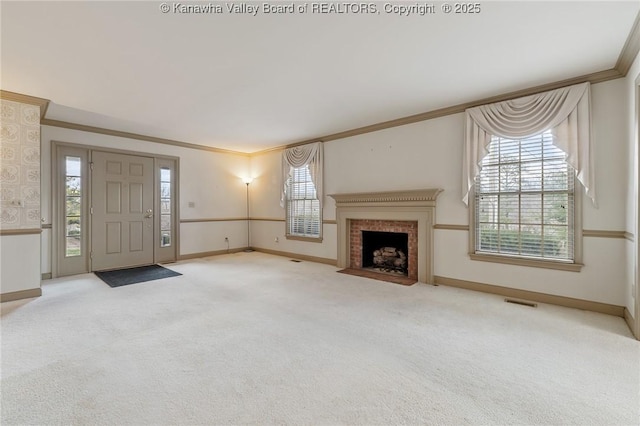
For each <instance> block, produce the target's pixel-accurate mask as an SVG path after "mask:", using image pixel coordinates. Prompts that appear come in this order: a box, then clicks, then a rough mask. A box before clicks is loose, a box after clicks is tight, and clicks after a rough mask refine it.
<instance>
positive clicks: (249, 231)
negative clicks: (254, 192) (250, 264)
mask: <svg viewBox="0 0 640 426" xmlns="http://www.w3.org/2000/svg"><path fill="white" fill-rule="evenodd" d="M244 183H245V184H246V185H247V248H246V250H245V252H247V253H249V252H252V251H253V249H252V248H251V220H249V184H250V183H251V179H249V178H247V179H246V180H245V181H244Z"/></svg>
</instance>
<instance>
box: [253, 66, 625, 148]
mask: <svg viewBox="0 0 640 426" xmlns="http://www.w3.org/2000/svg"><path fill="white" fill-rule="evenodd" d="M622 77H624V75H623V74H622V73H620V71H618V70H617V69H613V68H612V69H609V70H604V71H598V72H594V73H591V74H586V75H582V76H579V77H573V78H568V79H565V80H561V81H556V82H553V83H547V84H543V85H539V86H534V87H529V88H527V89H522V90H517V91H515V92H509V93H504V94H501V95H496V96H492V97H489V98H483V99H479V100H476V101H471V102H465V103H462V104H458V105H453V106H449V107H445V108H439V109H435V110H431V111H427V112H422V113H420V114H415V115H410V116H407V117H401V118H396V119H394V120H389V121H384V122H381V123H376V124H371V125H368V126H364V127H358V128H356V129H351V130H345V131H343V132H338V133H332V134H330V135H324V136H320V137H314V138H311V139H306V140H303V141H298V142H294V143H291V144H288V145H281V146H277V147H274V148H268V149H265V150H261V151H256V152H253V153H251V155H252V156H253V155H261V154H266V153H268V152H272V151H281V150H283V149H287V148H291V147H294V146H298V145H304V144H308V143H312V142H318V141H323V142H329V141H334V140H338V139H345V138H349V137H352V136H358V135H363V134H366V133H372V132H377V131H380V130H385V129H390V128H393V127H399V126H405V125H407V124H413V123H419V122H421V121H427V120H432V119H434V118H440V117H445V116H447V115H453V114H460V113H463V112H464V111H465V110H466V109H468V108H473V107H476V106H479V105H485V104H490V103H495V102H503V101H508V100H511V99H516V98H521V97H524V96H529V95H535V94H537V93H542V92H547V91H549V90H555V89H560V88H562V87H567V86H572V85H574V84H581V83H586V82H589V83H591V84H595V83H602V82H605V81H609V80H615V79H618V78H622Z"/></svg>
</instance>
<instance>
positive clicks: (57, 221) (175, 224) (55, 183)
mask: <svg viewBox="0 0 640 426" xmlns="http://www.w3.org/2000/svg"><path fill="white" fill-rule="evenodd" d="M64 148H71V149H77V150H84V151H85V152H86V153H87V156H86V158H87V159H88V160H87V161H88V163H90V162H91V154H92V151H102V152H108V153H114V154H125V155H135V156H143V157H150V158H153V159H154V203H156V201H155V200H156V198H159V196H158V194H159V190H160V189H159V183H158V179H157V177H156V176H157V173H159V172H158V169H159V167H160V164H163V165H166V164H173V165H174V168H173V169H172V170H173V174H174V175H175V180H174V181H173V182H172V183H173V185H172V189H173V195H174V202H173V203H172V229H174V234H173V238H174V244H173V246H174V247H175V256H174V258H173V259H171V256H170V255H168V254H167V250H157V248H156V242H157V239H159V237H158V235H159V226H160V225H159V221H158V222H156V221H155V220H154V252H153V259H154V260H153V261H154V263H158V262H171V261H175V260H178V256H179V253H180V227H179V224H180V209H179V207H178V206H179V205H180V204H179V203H180V199H179V197H180V180H179V179H180V158H179V157H175V156H170V155H161V154H154V153H149V152H140V151H129V150H122V149H116V148H105V147H101V146H95V145H84V144H76V143H69V142H62V141H55V140H53V141H51V210H52V212H51V228H52V229H51V241H50V248H51V252H50V262H51V277H52V278H56V277H58V276H62V275H64V274H62V275H61V271H59V270H58V256H59V254H60V253H59V250H60V244H59V243H60V238H64V235H63V232H64V227H63V226H62V223H63V222H62V221H63V218H62V217H61V216H60V211H61V210H60V209H61V204H62V203H63V202H64V194H62V193H60V192H61V191H60V185H59V184H60V181H59V179H60V172H61V171H60V168H59V165H58V152H59V150H60V149H64ZM87 170H88V165H87ZM85 180H86V182H87V185H86V186H87V188H89V189H87V192H88V194H87V202H88V203H89V204H88V205H89V206H90V205H91V190H90V188H91V173H90V172H89V171H88V172H87V177H86V179H85ZM158 204H159V203H158ZM87 210H88V209H87ZM158 212H159V211H158ZM83 219H84V220H85V222H86V225H85V227H86V232H87V243H86V247H87V248H89V249H90V248H91V226H92V223H91V215H90V214H88V212H87V214H86V218H84V217H83ZM156 223H157V229H156ZM91 271H93V268H92V265H91V259H87V265H86V269H85V270H84V271H80V272H77V273H83V272H91Z"/></svg>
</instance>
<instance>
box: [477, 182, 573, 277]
mask: <svg viewBox="0 0 640 426" xmlns="http://www.w3.org/2000/svg"><path fill="white" fill-rule="evenodd" d="M479 178H480V175H479V176H478V178H477V179H479ZM543 179H544V177H543ZM573 179H574V190H573V201H574V206H573V218H572V219H573V220H572V221H573V258H572V260H560V259H553V258H541V257H529V256H523V255H514V254H506V253H493V252H487V251H480V250H478V241H477V236H478V231H479V228H478V227H479V223H478V222H477V208H478V198H477V197H476V191H477V188H476V186H477V184H476V185H474V186H473V188H472V190H471V192H470V194H469V195H470V197H469V201H470V202H469V223H470V227H469V256H470V258H471V259H472V260H479V261H487V262H495V263H503V264H511V265H519V266H531V267H540V268H548V269H557V270H564V271H572V272H579V271H580V270H581V268H582V266H583V264H582V196H581V193H582V191H581V190H580V189H579V186H578V185H579V182H578V181H577V179H576V178H575V173H574V175H573ZM540 192H541V193H542V194H544V193H545V191H544V189H543V190H542V191H540ZM509 193H511V192H509ZM515 193H516V194H517V195H520V194H527V193H528V192H527V191H522V190H521V189H520V190H518V191H516V192H515Z"/></svg>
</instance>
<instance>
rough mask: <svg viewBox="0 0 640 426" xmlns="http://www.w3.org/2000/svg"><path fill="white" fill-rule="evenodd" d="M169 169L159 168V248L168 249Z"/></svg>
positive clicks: (169, 233)
mask: <svg viewBox="0 0 640 426" xmlns="http://www.w3.org/2000/svg"><path fill="white" fill-rule="evenodd" d="M171 185H172V182H171V169H170V168H169V167H161V168H160V247H170V246H171V240H172V229H171V222H172V219H173V218H172V216H171V193H172V191H171Z"/></svg>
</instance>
